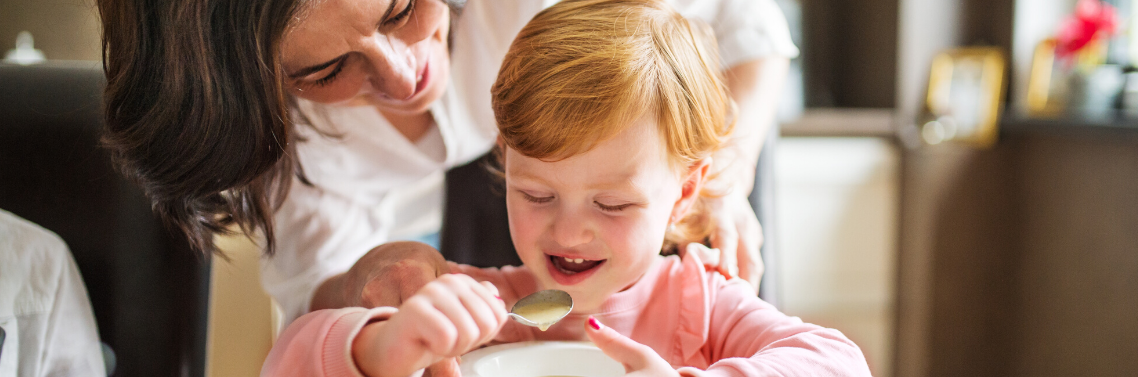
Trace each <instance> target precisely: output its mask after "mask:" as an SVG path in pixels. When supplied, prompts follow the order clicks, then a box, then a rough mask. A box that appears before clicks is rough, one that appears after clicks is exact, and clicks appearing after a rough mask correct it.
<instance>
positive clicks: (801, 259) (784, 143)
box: [772, 138, 899, 376]
mask: <svg viewBox="0 0 1138 377" xmlns="http://www.w3.org/2000/svg"><path fill="white" fill-rule="evenodd" d="M777 147H778V149H777V159H776V170H775V174H776V191H775V201H776V209H777V213H776V221H777V222H778V226H777V228H776V231H777V232H778V239H779V240H780V242H781V243H780V245H779V247H780V256H781V265H780V266H772V267H774V268H780V269H781V275H782V280H781V285H782V296H781V297H782V302H781V304H782V309H783V311H784V312H786V313H787V314H789V315H795V316H799V317H801V318H802V319H803V320H804V321H807V322H812V323H816V324H819V325H822V326H827V327H833V328H836V329H838V330H841V331H842V333H844V334H846V336H848V337H850V339H852V340H853V341H854V342H856V343H857V344H858V345H859V346H860V347H861V348H862V350H863V351H864V352H865V354H866V356H867V358H868V360H869V364H870V368H871V369H872V370H873V373H874V375H875V376H890V375H892V366H893V355H892V352H893V324H894V318H893V317H894V315H893V314H894V304H895V302H896V299H895V296H896V294H895V288H894V281H895V280H896V279H895V277H896V275H897V273H896V267H895V266H896V262H895V261H896V251H897V245H896V240H897V214H898V208H897V205H898V202H899V197H898V195H899V194H898V193H899V175H898V169H899V152H898V150H897V148H896V147H895V146H894V145H893V144H892V143H891V142H889V141H887V140H885V139H878V138H783V139H781V140H780V141H779V144H778V146H777Z"/></svg>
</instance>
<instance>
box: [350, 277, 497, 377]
mask: <svg viewBox="0 0 1138 377" xmlns="http://www.w3.org/2000/svg"><path fill="white" fill-rule="evenodd" d="M506 318H507V317H506V304H505V303H504V302H502V300H501V299H500V298H498V289H497V288H496V287H494V285H493V284H490V283H485V282H484V283H478V282H477V281H475V280H474V279H472V278H470V277H469V276H466V275H455V274H445V275H442V276H439V278H438V279H436V280H434V281H432V282H430V283H428V284H427V285H425V286H423V288H422V289H420V290H419V291H418V292H416V293H415V295H414V296H411V297H410V298H409V299H407V301H405V302H403V305H401V306H400V307H399V312H398V313H396V314H395V315H393V316H392V317H391V318H390V319H388V320H387V321H384V322H377V323H373V324H369V325H367V326H364V329H363V330H361V331H360V334H359V336H357V337H356V340H355V341H354V342H353V343H352V357H353V358H354V359H355V361H356V365H358V366H359V367H360V370H361V371H363V372H364V374H366V375H368V376H372V377H379V376H406V375H408V374H411V373H412V372H414V371H416V370H419V369H422V368H424V367H426V366H428V365H431V364H433V363H435V362H438V361H440V360H443V359H445V358H449V357H455V356H459V355H462V354H464V353H466V352H468V351H470V350H473V349H474V348H475V347H478V346H479V345H481V344H483V343H486V342H488V341H490V340H491V339H493V338H494V336H495V335H497V334H498V331H499V330H501V328H502V326H503V325H505V323H506Z"/></svg>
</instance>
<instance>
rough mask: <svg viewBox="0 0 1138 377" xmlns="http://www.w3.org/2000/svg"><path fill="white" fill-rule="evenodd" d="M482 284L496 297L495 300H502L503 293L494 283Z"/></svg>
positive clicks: (486, 282)
mask: <svg viewBox="0 0 1138 377" xmlns="http://www.w3.org/2000/svg"><path fill="white" fill-rule="evenodd" d="M481 284H482V286H483V287H486V289H487V291H489V292H490V294H491V295H494V297H495V298H500V296H501V295H502V293H501V292H499V291H498V286H496V285H494V283H491V282H488V281H484V282H481Z"/></svg>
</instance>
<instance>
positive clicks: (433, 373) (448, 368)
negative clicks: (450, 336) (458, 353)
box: [423, 357, 462, 377]
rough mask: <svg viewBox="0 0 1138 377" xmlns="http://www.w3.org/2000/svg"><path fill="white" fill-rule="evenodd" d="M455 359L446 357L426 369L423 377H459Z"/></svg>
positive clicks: (459, 373) (460, 372)
mask: <svg viewBox="0 0 1138 377" xmlns="http://www.w3.org/2000/svg"><path fill="white" fill-rule="evenodd" d="M461 376H462V371H461V370H459V367H458V358H457V357H448V358H445V359H442V360H441V361H439V362H437V363H434V364H431V365H430V366H428V367H427V370H426V371H425V373H423V377H461Z"/></svg>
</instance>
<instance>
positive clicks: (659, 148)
mask: <svg viewBox="0 0 1138 377" xmlns="http://www.w3.org/2000/svg"><path fill="white" fill-rule="evenodd" d="M662 144H663V142H662V141H661V137H660V135H659V131H658V130H657V126H656V122H655V120H654V119H653V118H651V117H645V118H642V119H641V120H639V121H637V122H636V123H635V124H634V125H632V126H630V127H629V128H628V129H626V130H625V131H623V132H622V133H620V134H618V135H617V136H616V137H613V138H611V139H609V140H607V141H605V142H602V143H600V144H598V145H597V146H596V147H595V148H593V149H592V150H590V151H588V152H586V153H583V154H579V155H575V156H572V157H569V158H566V159H564V160H560V161H554V162H548V161H542V160H539V159H536V158H530V157H526V156H524V155H522V154H520V153H518V152H517V151H514V150H512V149H509V148H507V149H506V151H505V172H506V190H507V193H506V206H507V208H508V211H509V218H510V233H511V235H512V236H513V240H514V246H515V247H517V250H518V255H519V256H520V257H521V259H522V261H523V262H525V264H526V265H527V266H529V268H530V269H531V270H532V271H533V273H534V275H535V276H536V278H537V281H538V283H539V285H540V286H541V287H542V289H550V288H556V289H561V290H565V291H567V292H569V294H570V295H572V296H573V300H574V306H575V309H574V311H581V312H586V313H588V312H593V311H596V310H597V309H599V308H600V305H601V303H602V302H604V300H605V299H606V298H608V297H609V296H610V295H612V294H613V293H616V292H619V291H621V290H624V289H625V288H627V287H629V286H630V285H632V284H633V283H634V282H636V281H637V280H638V279H639V278H640V277H641V276H642V275H643V274H644V273H645V272H646V271H647V270H648V268H649V267H651V265H652V263H653V262H654V260H655V259H656V258H655V257H656V256H657V255H658V254H659V253H660V247H661V246H662V244H663V241H664V232H665V230H666V229H667V227H668V224H669V220H670V219H671V218H673V217H674V218H676V219H679V218H681V217H682V215H683V213H684V212H686V211H687V209H688V208H689V207H690V204H691V202H692V200H693V199H694V198H695V196H696V195H697V193H698V188H699V185H700V183H701V180H702V178H703V174H705V173H706V168H705V167H702V168H699V169H693V170H692V171H693V172H694V173H692V172H684V173H683V174H680V173H678V172H677V171H676V170H675V169H674V168H673V167H672V166H671V165H670V164H669V163H668V158H667V152H666V150H665V148H664V146H663V145H662ZM693 181H694V182H693ZM685 183H688V184H687V185H685ZM566 258H568V259H571V260H574V261H567V260H566ZM575 260H582V262H580V263H575V262H576V261H575Z"/></svg>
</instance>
